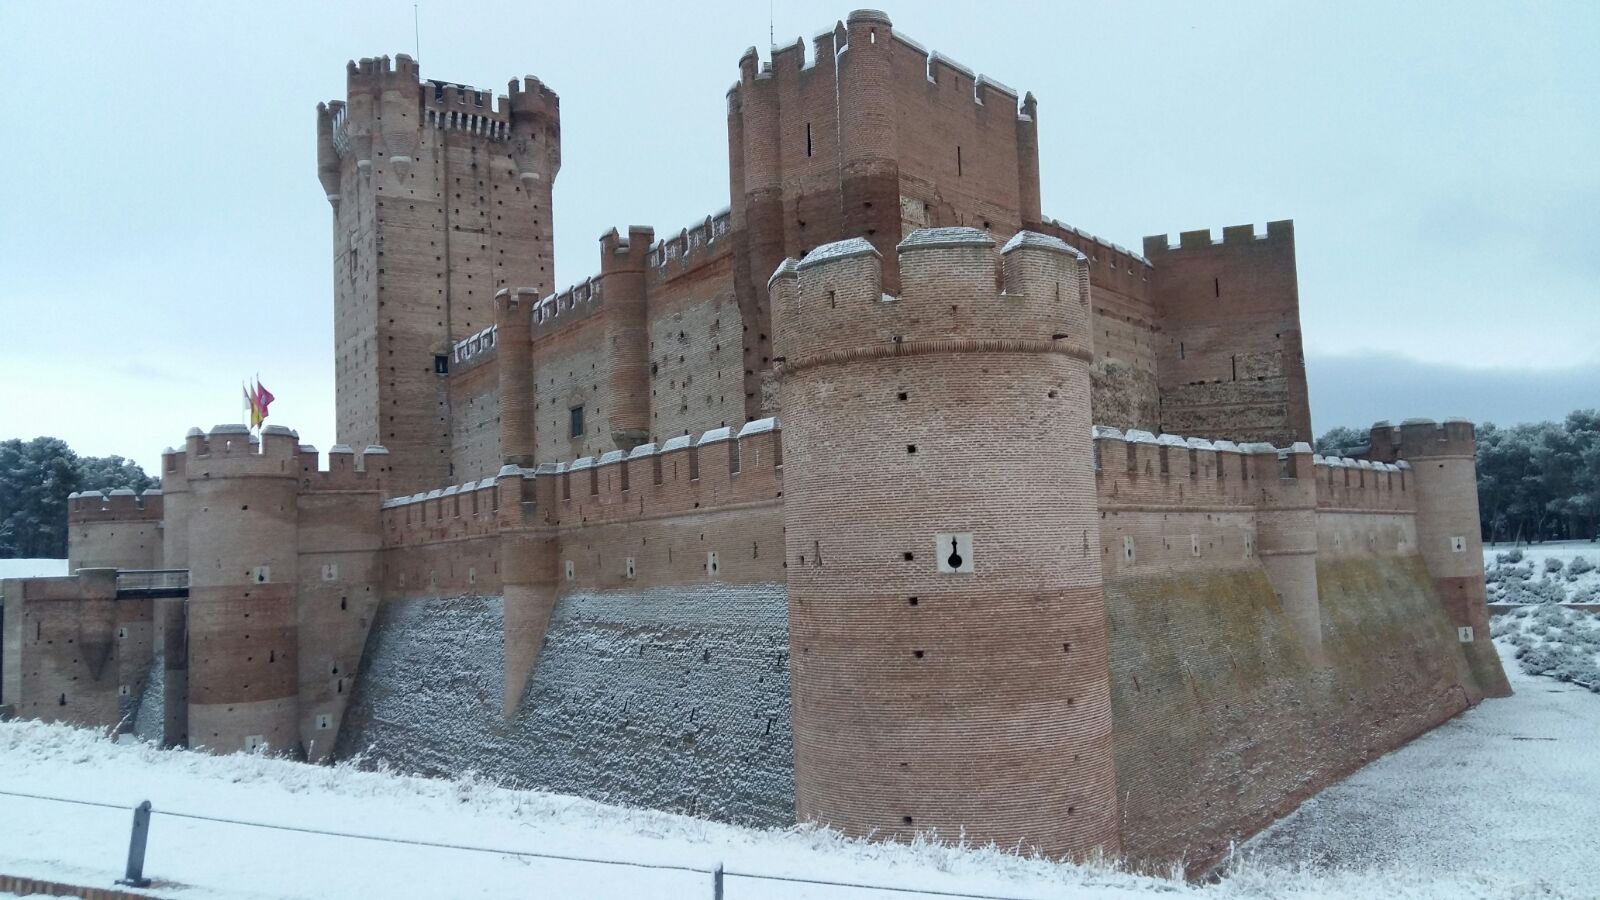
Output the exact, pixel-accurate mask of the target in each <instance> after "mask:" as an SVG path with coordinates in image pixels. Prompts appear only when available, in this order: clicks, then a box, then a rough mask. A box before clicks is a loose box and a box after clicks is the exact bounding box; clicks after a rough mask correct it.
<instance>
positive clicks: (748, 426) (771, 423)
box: [739, 416, 778, 437]
mask: <svg viewBox="0 0 1600 900" xmlns="http://www.w3.org/2000/svg"><path fill="white" fill-rule="evenodd" d="M777 427H778V419H777V417H776V416H767V417H766V418H765V419H754V420H752V421H749V422H746V423H744V427H743V428H741V429H739V437H745V436H746V435H751V434H763V433H765V432H768V431H773V430H775V429H777Z"/></svg>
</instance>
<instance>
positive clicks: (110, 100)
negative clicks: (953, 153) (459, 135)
mask: <svg viewBox="0 0 1600 900" xmlns="http://www.w3.org/2000/svg"><path fill="white" fill-rule="evenodd" d="M691 7H692V12H691V11H689V10H690V9H691ZM848 9H849V7H848V6H845V5H836V4H817V3H802V2H797V0H777V2H775V3H774V4H773V8H772V11H771V18H772V24H773V25H775V28H776V34H777V37H778V41H779V43H784V44H787V43H791V42H792V41H793V40H794V39H795V38H796V37H801V36H803V37H804V38H806V40H807V43H808V44H809V41H810V38H811V36H812V35H813V34H815V33H816V32H818V31H820V30H822V29H824V28H827V27H830V26H831V25H832V24H833V23H834V21H836V20H837V19H839V18H842V17H843V16H844V15H845V14H846V13H847V12H848ZM420 12H421V15H420V19H421V55H420V57H419V58H420V60H421V63H422V73H423V77H424V78H441V79H444V80H449V81H457V82H465V83H469V84H474V85H478V86H481V87H486V88H492V89H494V90H496V91H497V92H504V90H505V85H506V82H507V80H509V79H510V78H512V77H516V76H521V75H523V74H525V73H532V74H535V75H537V76H538V77H540V78H541V79H542V80H544V82H545V83H546V84H548V85H550V86H551V87H552V88H554V89H555V90H556V91H557V92H558V93H559V94H560V95H561V101H562V102H561V106H562V138H563V152H562V158H563V164H562V170H561V173H560V176H559V178H558V179H557V180H556V185H555V203H556V205H555V225H556V234H557V237H556V265H557V270H556V281H557V283H558V284H560V285H566V284H569V283H571V282H573V281H577V280H580V279H582V278H584V277H585V276H587V275H589V274H590V273H591V272H593V271H594V270H595V269H596V268H597V261H598V254H597V245H596V238H597V237H598V236H599V235H600V233H601V232H603V231H604V230H606V229H607V228H610V227H611V226H613V225H618V226H626V225H628V224H648V225H654V226H655V227H656V229H657V232H658V233H661V234H667V233H674V232H676V230H677V229H678V228H680V227H682V226H684V225H687V224H689V223H692V222H695V221H698V220H699V219H701V218H703V217H704V216H705V215H706V214H707V213H709V212H711V211H713V210H716V209H718V208H720V207H723V206H725V205H726V204H727V203H728V195H727V149H726V146H727V145H726V131H725V130H726V106H725V101H724V94H725V92H726V90H727V89H728V87H729V86H730V85H731V84H732V83H733V81H734V79H735V78H736V77H737V61H738V58H739V55H740V53H741V52H742V51H743V50H744V48H745V47H746V46H749V45H751V44H754V45H757V46H759V47H761V48H762V57H763V58H766V57H767V52H766V48H767V47H768V44H769V41H768V27H769V13H768V4H767V3H762V2H759V0H756V2H751V0H743V2H722V0H717V2H699V3H695V4H692V5H691V4H682V3H660V2H652V3H639V4H631V3H606V4H595V3H576V2H574V3H549V2H540V3H529V2H521V3H513V4H504V5H500V4H493V3H478V4H471V5H467V6H461V5H456V4H445V3H442V2H439V0H424V2H422V3H421V9H420ZM887 12H888V13H889V15H890V17H891V18H892V19H893V20H894V23H895V27H896V28H897V29H899V30H901V31H903V32H904V33H906V34H908V35H910V36H912V37H914V38H916V39H917V40H918V41H920V42H921V43H923V44H924V45H925V46H928V47H930V48H932V49H935V50H939V51H941V52H943V53H945V54H946V55H947V56H950V57H952V58H954V59H955V60H957V61H959V62H962V63H965V64H966V65H968V66H970V67H972V68H974V69H976V70H977V71H979V72H982V73H985V74H988V75H990V76H991V77H993V78H995V79H996V80H998V81H1001V82H1004V83H1006V84H1008V85H1011V86H1013V87H1015V88H1018V89H1020V90H1031V91H1033V92H1034V94H1035V95H1037V97H1038V99H1039V111H1040V126H1039V127H1040V132H1041V133H1040V147H1041V150H1040V157H1041V160H1040V162H1041V169H1042V177H1043V193H1044V197H1043V199H1044V210H1045V213H1046V214H1047V215H1050V216H1054V217H1056V218H1059V219H1062V220H1063V221H1066V222H1069V223H1071V224H1074V225H1077V226H1079V227H1082V228H1084V229H1086V230H1089V231H1092V232H1094V233H1097V234H1100V235H1102V236H1104V237H1106V238H1109V239H1111V240H1114V241H1116V242H1119V243H1122V244H1124V245H1127V246H1129V247H1134V248H1137V247H1138V246H1139V245H1140V243H1141V239H1142V237H1143V236H1144V235H1146V234H1155V233H1161V232H1166V233H1170V234H1173V235H1176V233H1177V232H1179V231H1181V230H1187V229H1194V228H1205V227H1211V228H1215V229H1220V228H1221V227H1222V226H1224V225H1233V224H1243V223H1247V222H1249V223H1257V224H1259V223H1263V222H1266V221H1267V220H1270V219H1282V218H1292V219H1294V220H1295V234H1296V239H1297V245H1298V253H1299V273H1300V315H1301V322H1302V326H1303V330H1304V334H1305V347H1306V353H1307V356H1308V360H1309V369H1310V378H1311V396H1312V401H1313V406H1312V414H1313V419H1314V426H1315V427H1316V429H1317V430H1318V431H1319V432H1320V431H1322V430H1325V429H1327V428H1329V427H1332V426H1334V425H1346V424H1348V425H1358V426H1365V425H1367V424H1369V423H1370V422H1371V421H1373V420H1374V419H1378V418H1391V419H1399V418H1404V417H1406V416H1414V415H1426V416H1433V417H1436V418H1442V417H1445V416H1452V415H1462V416H1467V417H1470V418H1474V419H1478V420H1484V419H1488V420H1493V421H1496V422H1499V423H1510V422H1514V421H1519V420H1524V419H1540V418H1546V417H1554V416H1559V415H1561V414H1563V413H1564V412H1566V411H1567V410H1569V409H1571V408H1574V407H1577V406H1600V87H1597V86H1600V51H1597V48H1600V3H1596V2H1575V3H1568V4H1557V3H1537V4H1510V3H1483V4H1472V3H1459V2H1452V3H1434V4H1422V3H1418V4H1393V3H1387V2H1383V3H1352V2H1339V3H1322V4H1314V5H1311V4H1302V3H1283V2H1263V3H1228V4H1219V3H1211V2H1208V3H1204V4H1199V3H1176V2H1174V3H1160V4H1156V3H1150V4H1138V5H1133V4H1122V3H1105V2H1094V3H1077V2H1071V3H1068V2H1049V3H1037V4H1034V3H1008V2H999V0H989V2H985V3H981V4H974V3H971V2H959V3H956V2H951V3H930V2H917V3H900V4H897V5H891V6H890V7H889V8H888V10H887ZM414 40H415V39H414V36H413V28H412V14H411V4H409V3H402V4H377V3H365V4H358V3H350V4H332V3H294V2H272V3H250V4H233V3H227V4H224V3H193V4H181V3H160V4H142V3H140V4H133V3H106V4H103V5H86V4H77V3H65V2H62V3H57V2H49V3H46V2H37V3H21V2H15V0H0V83H4V84H6V85H7V87H8V93H9V97H10V101H9V105H8V110H7V113H6V115H5V116H4V117H3V124H0V136H3V137H4V147H5V150H6V154H5V157H6V161H7V170H8V172H9V173H10V175H9V177H8V178H7V179H6V184H5V188H4V191H5V193H4V195H3V196H0V326H3V328H4V335H5V347H6V352H5V353H3V354H0V438H6V437H13V436H16V437H24V438H28V437H33V436H35V435H38V434H50V435H55V436H58V437H62V438H65V439H66V440H67V441H68V442H69V443H71V444H72V445H73V447H74V448H75V449H77V450H79V451H80V452H84V453H90V454H95V455H100V454H108V453H120V454H123V455H127V456H132V457H134V458H135V459H138V460H139V461H140V462H142V463H144V464H145V465H146V467H147V468H150V467H151V466H152V465H153V464H154V462H155V460H156V459H157V457H158V455H159V453H160V451H161V448H162V447H164V446H166V445H169V444H177V443H179V442H180V441H181V439H182V437H183V433H184V431H185V430H186V429H187V428H188V427H189V426H191V425H199V426H201V427H203V428H209V427H210V426H212V425H214V424H216V423H218V422H223V421H235V420H237V419H238V417H239V406H240V404H239V401H238V396H239V382H240V380H241V379H242V378H244V377H247V376H251V375H254V374H255V373H257V372H259V373H260V375H261V380H262V381H263V382H264V383H266V384H267V385H268V386H269V387H270V388H271V389H272V390H273V391H274V392H275V393H276V394H277V396H278V402H277V404H276V405H275V406H274V407H273V413H274V415H273V419H272V421H274V422H278V423H281V424H285V425H290V426H291V427H295V428H298V429H299V430H300V432H301V434H302V436H303V439H305V440H307V441H309V442H313V443H316V444H317V445H318V446H320V447H322V448H323V449H324V450H326V449H327V447H328V446H329V445H330V444H331V443H332V431H333V383H332V377H333V334H332V331H333V317H332V262H331V251H330V232H331V224H330V223H331V213H330V210H329V207H328V204H327V201H326V200H325V199H323V196H322V190H321V188H320V187H319V186H318V183H317V178H316V144H315V131H314V124H315V116H314V109H315V106H316V104H317V101H319V100H329V99H334V98H343V96H344V87H345V74H344V64H345V61H346V60H347V59H349V58H352V57H360V56H374V55H382V54H389V55H394V54H397V53H401V52H414V51H413V42H414Z"/></svg>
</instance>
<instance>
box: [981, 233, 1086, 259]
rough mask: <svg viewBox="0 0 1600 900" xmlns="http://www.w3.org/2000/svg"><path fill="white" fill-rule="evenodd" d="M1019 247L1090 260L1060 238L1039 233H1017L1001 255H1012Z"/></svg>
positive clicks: (1003, 248)
mask: <svg viewBox="0 0 1600 900" xmlns="http://www.w3.org/2000/svg"><path fill="white" fill-rule="evenodd" d="M1018 247H1038V248H1040V249H1043V250H1054V251H1056V252H1058V253H1070V254H1072V256H1073V257H1074V258H1076V259H1088V258H1089V257H1087V256H1085V255H1083V251H1081V250H1079V249H1078V248H1076V247H1074V246H1072V245H1071V244H1069V243H1067V242H1066V241H1063V240H1062V239H1060V238H1058V237H1051V236H1050V235H1048V234H1040V233H1039V232H1037V231H1019V232H1017V233H1016V234H1014V235H1012V236H1011V240H1009V241H1006V245H1005V246H1004V247H1001V248H1000V253H1001V255H1004V254H1007V253H1010V252H1011V251H1013V250H1015V249H1017V248H1018Z"/></svg>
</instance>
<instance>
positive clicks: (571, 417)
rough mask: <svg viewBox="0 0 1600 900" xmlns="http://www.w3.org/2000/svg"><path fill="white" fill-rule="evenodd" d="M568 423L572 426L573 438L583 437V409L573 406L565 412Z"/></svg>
mask: <svg viewBox="0 0 1600 900" xmlns="http://www.w3.org/2000/svg"><path fill="white" fill-rule="evenodd" d="M567 416H568V423H569V424H570V425H571V426H572V427H571V429H570V430H571V433H572V436H573V437H583V407H581V406H574V407H572V408H571V409H570V410H568V411H567Z"/></svg>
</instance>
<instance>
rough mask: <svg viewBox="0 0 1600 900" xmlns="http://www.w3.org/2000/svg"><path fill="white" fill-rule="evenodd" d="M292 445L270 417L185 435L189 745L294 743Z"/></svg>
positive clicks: (295, 475)
mask: <svg viewBox="0 0 1600 900" xmlns="http://www.w3.org/2000/svg"><path fill="white" fill-rule="evenodd" d="M298 450H299V440H298V438H296V437H295V435H294V433H293V432H291V431H289V430H288V429H286V428H280V427H277V426H268V427H267V428H265V429H264V430H263V434H262V437H261V440H260V446H259V447H258V446H257V443H256V441H255V439H254V438H252V437H251V436H250V433H249V429H247V428H246V427H245V426H243V425H218V426H217V427H216V428H213V429H212V430H211V433H210V434H209V435H208V436H206V437H205V438H204V439H197V438H191V439H190V441H189V447H188V458H187V459H186V460H185V464H186V466H187V468H188V478H189V493H190V512H189V723H188V725H189V742H190V746H194V747H202V746H203V747H206V748H208V749H211V750H213V751H216V752H221V753H229V752H233V751H237V750H257V749H260V750H264V751H266V752H271V753H290V754H298V753H299V752H300V732H299V726H298V720H297V698H298V691H299V682H298V674H299V669H298V665H299V663H298V659H299V653H298V648H299V627H298V610H297V607H296V602H295V592H296V582H297V573H296V566H297V555H298V546H299V538H298V530H299V529H298V509H297V495H298V488H299V474H300V460H299V457H298V455H297V454H298Z"/></svg>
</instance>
